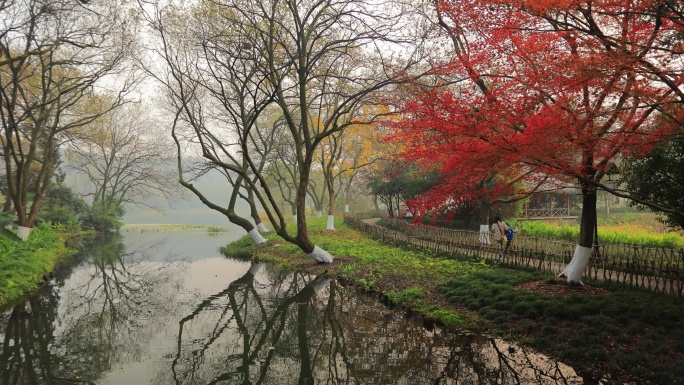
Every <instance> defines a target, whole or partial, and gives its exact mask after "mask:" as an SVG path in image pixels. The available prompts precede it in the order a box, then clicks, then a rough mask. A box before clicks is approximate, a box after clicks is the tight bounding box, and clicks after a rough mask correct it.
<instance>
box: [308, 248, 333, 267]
mask: <svg viewBox="0 0 684 385" xmlns="http://www.w3.org/2000/svg"><path fill="white" fill-rule="evenodd" d="M309 256H311V257H313V258H314V259H315V260H317V261H318V262H321V263H330V262H332V261H333V256H332V254H330V253H329V252H327V251H325V250H323V249H321V248H320V247H318V246H314V249H313V251H312V252H311V253H310V254H309Z"/></svg>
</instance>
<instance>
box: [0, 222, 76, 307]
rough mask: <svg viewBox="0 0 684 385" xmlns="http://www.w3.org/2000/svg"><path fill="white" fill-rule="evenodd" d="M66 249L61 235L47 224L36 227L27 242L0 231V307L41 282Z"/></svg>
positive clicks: (10, 302)
mask: <svg viewBox="0 0 684 385" xmlns="http://www.w3.org/2000/svg"><path fill="white" fill-rule="evenodd" d="M66 253H67V249H66V247H65V243H64V239H62V238H61V237H60V236H59V234H58V233H57V231H55V230H54V229H52V228H50V226H49V225H47V224H43V225H40V226H38V227H36V228H35V229H34V230H33V232H32V233H31V236H30V237H29V239H28V240H27V241H26V242H21V241H18V240H15V239H13V238H12V237H11V236H8V235H7V234H2V233H0V308H5V307H6V306H8V305H10V304H12V303H13V302H15V301H17V300H18V299H19V298H21V297H22V296H24V295H27V294H29V293H32V292H33V291H34V290H35V289H36V288H37V287H38V286H39V285H41V284H42V283H44V282H45V281H44V275H45V274H47V273H49V272H51V271H52V270H53V268H54V266H55V264H56V263H57V261H58V260H59V259H60V258H61V257H63V256H64V255H66Z"/></svg>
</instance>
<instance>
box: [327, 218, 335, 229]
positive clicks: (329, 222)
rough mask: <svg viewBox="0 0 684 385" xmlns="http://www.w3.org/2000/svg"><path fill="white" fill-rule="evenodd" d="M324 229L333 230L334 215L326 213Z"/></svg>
mask: <svg viewBox="0 0 684 385" xmlns="http://www.w3.org/2000/svg"><path fill="white" fill-rule="evenodd" d="M325 229H326V230H335V216H334V215H328V226H326V227H325Z"/></svg>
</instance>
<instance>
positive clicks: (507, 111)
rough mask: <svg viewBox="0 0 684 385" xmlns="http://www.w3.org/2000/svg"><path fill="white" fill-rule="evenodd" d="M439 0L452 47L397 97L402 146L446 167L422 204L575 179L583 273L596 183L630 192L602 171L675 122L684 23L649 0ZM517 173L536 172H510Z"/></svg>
mask: <svg viewBox="0 0 684 385" xmlns="http://www.w3.org/2000/svg"><path fill="white" fill-rule="evenodd" d="M637 3H638V4H637ZM435 7H436V11H437V16H438V17H437V19H438V23H439V25H440V26H441V27H442V28H443V29H444V31H445V32H446V35H447V36H448V39H449V40H450V43H451V46H452V47H453V57H452V58H450V60H448V61H447V62H445V63H443V65H442V66H440V67H439V68H436V69H435V75H436V77H438V78H439V79H446V81H444V82H443V83H442V84H441V86H439V87H432V88H429V89H428V88H425V87H420V86H418V85H414V86H413V87H412V88H411V89H407V90H406V91H407V92H405V93H404V94H403V95H402V97H401V98H399V99H398V100H397V103H396V105H397V106H398V108H399V109H400V110H401V111H403V112H404V119H403V120H401V121H400V122H398V123H396V124H395V125H394V127H395V128H396V129H397V130H396V135H395V139H396V140H398V141H402V142H405V143H409V144H410V145H409V146H407V147H406V148H407V151H406V152H405V154H404V156H407V157H410V158H412V159H418V160H420V161H423V162H429V163H432V164H437V165H438V166H439V169H440V171H441V173H440V174H441V177H442V183H441V184H440V185H439V186H438V187H437V188H435V189H433V190H432V191H431V192H430V193H428V194H426V195H425V196H423V199H422V201H421V202H422V204H423V206H424V208H425V209H430V208H433V209H434V208H436V207H440V206H443V205H444V204H445V203H447V204H448V202H451V201H454V200H457V199H464V198H468V199H475V200H480V201H489V202H492V201H495V200H497V199H502V198H506V199H511V198H512V197H515V196H516V195H517V196H520V195H521V194H529V193H530V192H531V191H533V190H534V189H535V188H538V187H539V186H540V185H541V182H543V180H544V179H546V178H553V180H558V181H567V180H573V181H575V182H576V183H577V184H578V186H579V188H580V190H581V193H582V197H583V210H582V217H581V225H580V237H579V240H578V246H577V249H576V252H575V257H574V258H573V261H572V262H571V263H570V265H569V266H568V268H566V271H565V272H564V273H563V274H564V275H565V276H567V278H568V281H570V282H579V280H580V278H581V275H582V272H583V270H584V268H585V266H586V264H587V262H588V261H589V255H590V253H591V247H592V244H593V241H594V228H595V225H596V191H597V189H598V188H603V189H606V190H609V191H611V192H613V193H615V194H617V195H620V196H624V197H630V195H629V194H628V192H624V191H620V190H617V189H615V188H611V187H609V186H606V185H605V184H604V183H602V180H603V178H604V176H605V175H606V173H608V172H609V171H610V168H611V167H613V166H614V164H615V163H616V162H619V159H620V158H621V157H625V156H635V155H640V154H645V153H647V152H648V151H649V150H650V149H651V148H652V147H653V146H654V145H655V144H657V143H660V142H662V141H663V140H665V139H666V138H668V137H670V136H671V135H673V133H674V132H676V131H677V130H680V127H681V125H680V123H679V122H682V121H683V120H682V119H683V118H684V115H683V113H682V109H681V103H682V100H684V99H682V98H681V96H682V95H681V91H680V90H679V85H680V84H681V75H678V74H677V73H675V72H672V71H675V70H676V69H675V68H671V67H672V66H671V65H670V64H669V62H668V60H675V59H676V55H677V52H678V48H677V47H674V46H675V45H677V46H678V45H679V44H681V43H680V42H678V41H677V38H676V36H675V35H676V34H675V32H681V24H678V23H675V22H673V21H671V20H670V19H668V18H667V17H664V16H663V15H670V14H671V13H667V12H665V11H661V12H660V14H659V15H661V16H660V17H659V18H658V23H657V24H658V25H654V23H653V18H654V17H656V16H653V14H652V13H648V12H649V10H651V11H653V10H654V9H655V10H657V9H658V8H657V4H656V2H634V1H627V0H624V1H622V0H614V1H598V2H597V1H571V0H567V1H562V0H555V1H546V2H540V1H522V2H521V1H497V0H490V1H471V0H466V1H439V0H436V1H435ZM668 38H669V39H670V43H669V48H671V49H669V50H666V49H663V47H664V46H665V45H666V43H665V42H664V41H665V40H666V39H668ZM668 71H671V72H668ZM407 96H410V97H407ZM523 179H525V180H527V181H528V182H529V181H532V183H526V184H520V183H517V182H518V181H520V180H523ZM535 182H538V183H535ZM521 186H522V188H521ZM457 197H458V198H457ZM648 203H649V204H651V205H656V203H653V202H648ZM661 208H662V207H661ZM666 209H667V208H666Z"/></svg>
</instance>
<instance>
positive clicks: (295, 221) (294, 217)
mask: <svg viewBox="0 0 684 385" xmlns="http://www.w3.org/2000/svg"><path fill="white" fill-rule="evenodd" d="M292 222H294V223H297V216H296V215H293V216H292Z"/></svg>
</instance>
